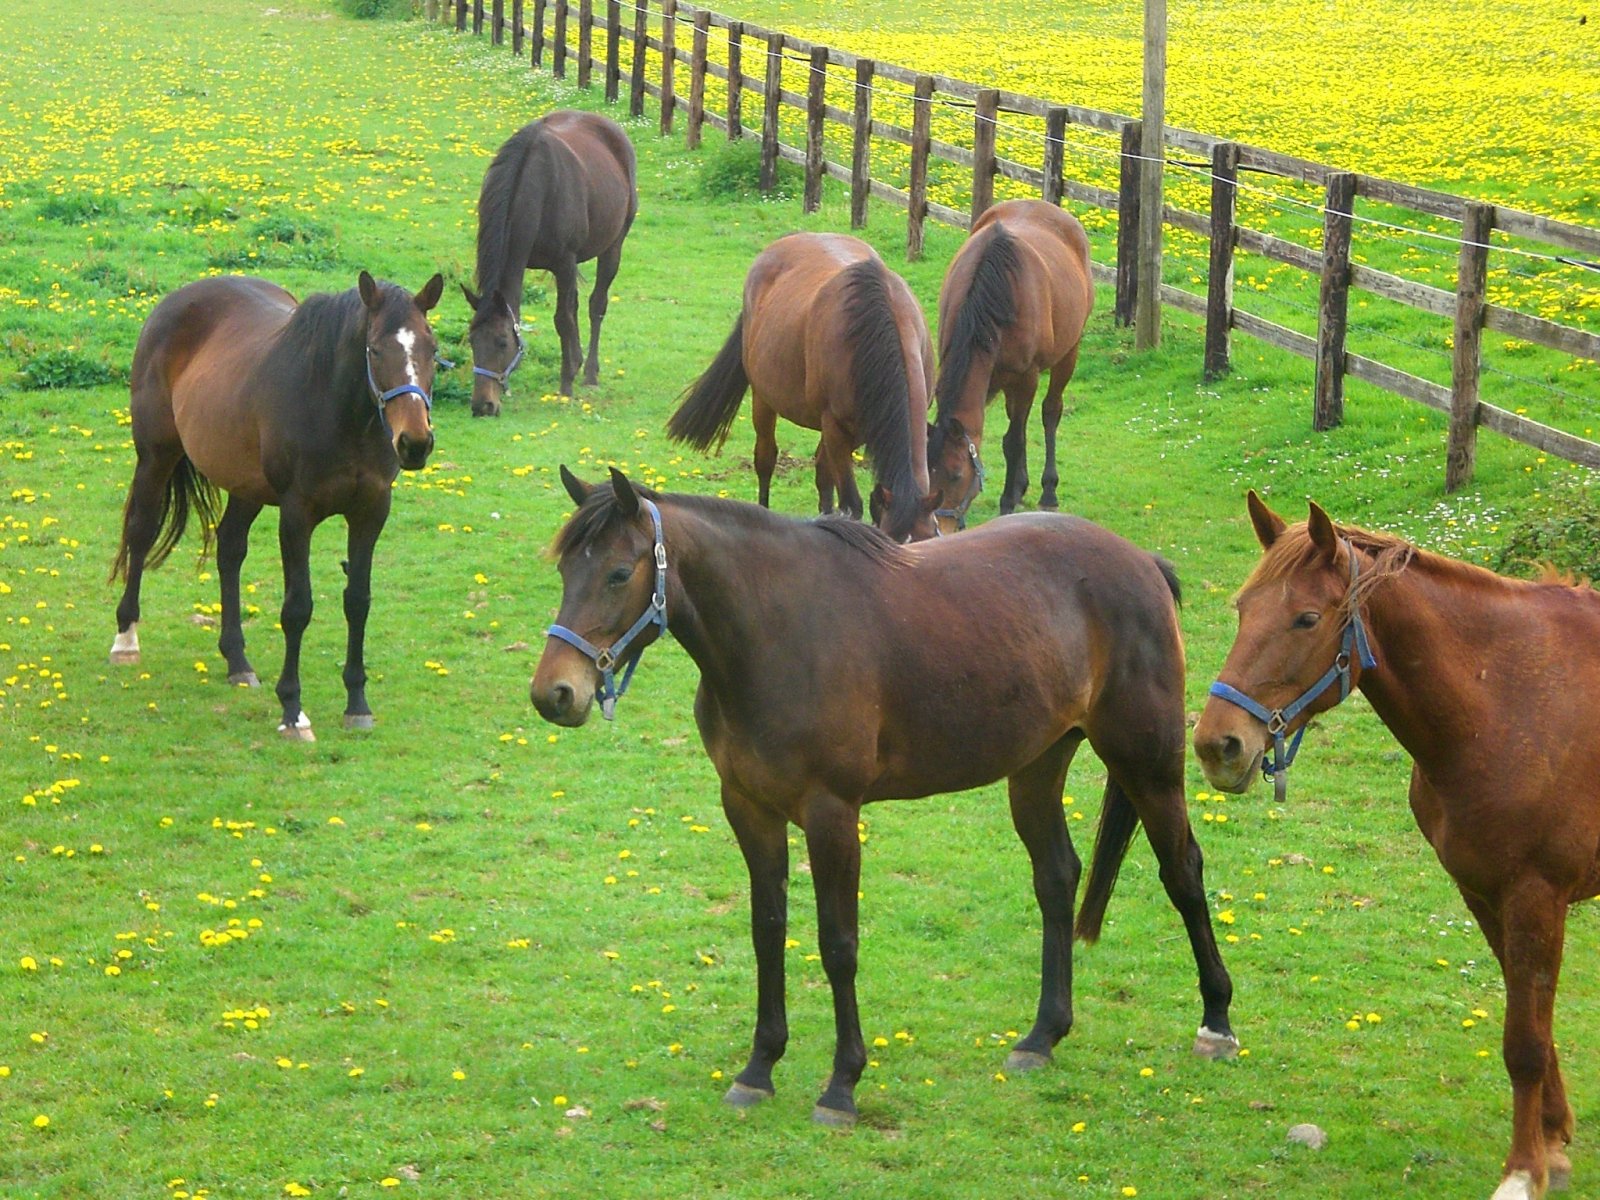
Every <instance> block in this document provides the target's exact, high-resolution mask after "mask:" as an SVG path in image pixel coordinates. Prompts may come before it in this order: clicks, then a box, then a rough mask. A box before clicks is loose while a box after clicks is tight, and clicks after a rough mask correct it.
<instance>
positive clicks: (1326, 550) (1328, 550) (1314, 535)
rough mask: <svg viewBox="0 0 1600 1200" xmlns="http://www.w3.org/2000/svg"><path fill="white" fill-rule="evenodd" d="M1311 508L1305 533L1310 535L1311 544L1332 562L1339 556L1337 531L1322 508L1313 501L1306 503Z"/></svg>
mask: <svg viewBox="0 0 1600 1200" xmlns="http://www.w3.org/2000/svg"><path fill="white" fill-rule="evenodd" d="M1307 503H1308V504H1309V505H1310V506H1311V508H1310V512H1309V514H1308V515H1307V517H1306V532H1307V533H1309V534H1310V535H1311V544H1312V545H1313V546H1315V547H1316V548H1317V549H1318V550H1320V551H1322V553H1323V554H1324V555H1325V556H1326V557H1327V559H1328V561H1329V562H1332V561H1333V560H1334V559H1335V558H1337V557H1338V554H1339V531H1338V530H1336V529H1335V528H1334V527H1333V521H1332V519H1331V518H1330V517H1329V516H1328V514H1327V513H1325V512H1323V510H1322V506H1321V505H1319V504H1318V503H1317V502H1316V501H1315V500H1311V501H1308V502H1307Z"/></svg>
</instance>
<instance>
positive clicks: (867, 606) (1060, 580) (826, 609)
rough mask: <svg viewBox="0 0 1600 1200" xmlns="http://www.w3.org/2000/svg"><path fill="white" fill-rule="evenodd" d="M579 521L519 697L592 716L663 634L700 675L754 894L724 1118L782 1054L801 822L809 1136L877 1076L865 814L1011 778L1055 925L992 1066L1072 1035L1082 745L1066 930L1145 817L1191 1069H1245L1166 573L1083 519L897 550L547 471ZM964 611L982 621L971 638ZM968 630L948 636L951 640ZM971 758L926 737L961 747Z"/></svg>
mask: <svg viewBox="0 0 1600 1200" xmlns="http://www.w3.org/2000/svg"><path fill="white" fill-rule="evenodd" d="M562 480H563V482H564V483H565V484H566V486H567V490H568V492H569V493H570V494H571V496H572V498H573V500H574V502H575V503H576V504H577V505H578V510H577V512H576V513H575V514H574V515H573V517H572V518H571V520H570V521H568V523H567V525H566V526H565V527H564V528H563V529H562V530H561V533H560V535H559V536H558V537H557V539H556V543H555V550H556V552H557V553H558V554H559V556H560V571H561V578H562V597H561V609H560V612H559V613H558V615H557V624H556V625H555V626H552V627H551V629H550V631H549V632H550V640H549V641H548V642H547V643H546V645H545V650H544V654H543V656H542V657H541V658H540V660H539V666H538V671H537V673H536V674H535V675H534V677H533V682H532V687H531V693H532V699H533V703H534V705H535V706H536V707H537V708H538V710H539V713H540V715H541V716H543V717H544V718H545V719H546V720H548V721H553V722H555V723H556V724H558V725H569V726H571V725H581V724H583V722H584V721H585V720H586V719H587V717H588V715H589V712H590V709H591V706H592V704H593V701H594V699H595V698H596V695H597V694H598V696H599V698H600V701H601V707H602V710H603V711H604V712H606V713H607V715H609V714H610V711H611V707H612V706H613V705H614V704H615V702H616V698H617V696H618V694H619V693H620V691H621V688H619V687H618V686H617V684H616V678H615V677H616V674H617V672H618V671H619V670H621V671H622V673H623V680H622V686H623V687H626V684H627V676H628V674H630V673H631V672H632V669H633V666H634V665H635V664H636V663H637V662H638V657H639V655H640V654H641V653H642V652H643V650H644V648H645V647H646V646H647V645H649V643H650V642H651V641H652V640H654V639H655V638H656V637H658V636H660V634H661V633H663V632H665V631H670V632H671V633H672V635H673V636H674V637H676V638H677V639H678V641H679V642H681V643H682V644H683V647H684V649H686V650H687V651H688V652H689V656H690V657H691V658H693V659H694V661H695V665H696V666H698V667H699V668H700V687H699V691H698V693H697V695H696V697H695V721H696V722H697V724H698V725H699V727H700V737H701V740H702V741H703V743H704V745H705V748H706V753H707V754H708V755H709V756H710V758H711V761H712V764H713V765H714V766H715V767H716V770H717V774H718V776H719V777H720V778H721V781H722V807H723V811H724V812H725V813H726V814H727V817H728V822H729V824H731V825H732V826H733V830H734V833H735V834H736V835H737V837H738V839H739V847H740V849H741V850H742V851H743V852H744V858H745V862H746V865H747V866H748V868H749V872H750V915H751V931H752V935H753V938H754V942H755V956H756V997H757V1001H756V1003H757V1016H756V1028H755V1041H754V1047H753V1049H752V1052H751V1055H750V1059H749V1062H748V1064H747V1065H746V1066H745V1068H744V1070H743V1071H741V1072H740V1073H739V1076H738V1079H737V1081H736V1082H735V1083H734V1084H733V1086H732V1087H731V1088H730V1089H729V1091H728V1094H727V1099H728V1101H729V1102H730V1103H731V1104H733V1105H735V1106H739V1107H743V1106H747V1105H750V1104H754V1103H757V1102H759V1101H760V1100H762V1099H764V1098H766V1097H769V1096H771V1095H772V1094H773V1085H772V1068H773V1065H774V1064H775V1063H776V1062H777V1061H778V1059H779V1058H780V1057H782V1055H783V1052H784V1047H785V1044H786V1042H787V1039H788V1024H787V1018H786V1016H785V1008H784V950H783V946H784V936H785V928H786V921H787V919H788V917H787V895H788V875H789V839H788V836H787V834H786V832H785V831H786V829H787V827H788V824H789V823H790V822H792V823H793V824H795V825H797V826H799V828H800V829H801V830H802V831H803V833H804V834H805V839H806V848H807V852H808V854H809V857H810V862H811V873H812V878H813V880H814V882H815V887H816V897H817V925H818V931H819V940H820V945H821V949H822V963H823V969H824V970H825V971H826V972H827V975H828V982H829V983H830V984H831V985H832V988H833V1011H834V1026H835V1037H836V1041H835V1050H834V1056H833V1074H832V1077H831V1078H830V1079H829V1081H828V1084H827V1088H826V1090H825V1091H824V1092H823V1093H822V1097H821V1099H820V1100H819V1101H818V1104H817V1107H816V1110H815V1112H814V1117H815V1118H816V1119H817V1120H818V1121H821V1122H823V1123H827V1124H848V1123H850V1122H851V1121H853V1120H854V1118H855V1111H856V1109H855V1102H854V1092H855V1087H856V1082H857V1080H859V1078H860V1077H861V1072H862V1068H863V1067H864V1066H865V1065H866V1051H865V1047H864V1045H863V1043H862V1040H861V1023H860V1019H859V1016H858V1014H857V1010H856V992H855V975H856V945H857V888H858V886H859V884H860V875H861V843H860V840H859V839H858V837H857V832H856V831H857V822H858V820H859V818H860V814H861V807H862V805H864V804H867V803H870V802H872V801H875V800H889V799H894V798H899V797H914V796H928V795H934V794H937V793H943V792H954V791H961V790H964V789H966V788H974V787H980V786H982V785H984V784H988V783H993V782H994V781H996V780H998V779H1005V780H1007V783H1008V786H1009V789H1010V799H1011V819H1012V822H1013V823H1014V824H1015V826H1016V829H1017V833H1018V835H1019V836H1020V837H1021V839H1022V843H1023V845H1024V846H1026V847H1027V850H1028V855H1029V857H1030V858H1031V859H1032V862H1033V887H1034V895H1035V897H1036V898H1037V900H1038V903H1039V911H1040V913H1041V915H1042V917H1043V921H1044V946H1043V967H1042V977H1041V981H1040V990H1039V1006H1038V1011H1037V1016H1036V1019H1035V1021H1034V1024H1033V1028H1032V1029H1031V1030H1030V1031H1029V1033H1028V1034H1027V1036H1026V1037H1024V1038H1023V1039H1022V1040H1021V1041H1019V1042H1018V1043H1017V1044H1016V1046H1015V1047H1014V1048H1013V1049H1012V1051H1011V1054H1010V1057H1009V1059H1008V1061H1007V1066H1008V1067H1009V1068H1011V1069H1013V1070H1026V1069H1029V1068H1032V1067H1037V1066H1041V1065H1043V1064H1044V1063H1045V1062H1046V1061H1048V1060H1049V1058H1050V1057H1051V1052H1052V1050H1053V1048H1054V1047H1055V1045H1056V1043H1057V1042H1059V1041H1060V1040H1061V1038H1062V1037H1064V1036H1065V1035H1066V1033H1067V1031H1068V1030H1069V1029H1070V1028H1071V1027H1072V938H1073V929H1074V923H1073V905H1074V902H1075V900H1076V896H1077V889H1078V880H1079V875H1080V863H1079V860H1078V856H1077V854H1076V852H1075V851H1074V849H1073V846H1072V839H1071V837H1070V835H1069V834H1068V832H1067V823H1066V820H1065V819H1064V815H1063V812H1062V807H1061V793H1062V787H1063V785H1064V783H1065V780H1066V775H1067V768H1068V766H1069V764H1070V763H1071V761H1072V757H1073V754H1074V752H1075V751H1076V750H1077V749H1078V747H1079V746H1080V745H1082V744H1083V742H1084V741H1085V740H1087V741H1088V742H1089V744H1090V745H1091V746H1092V747H1093V748H1094V752H1095V754H1096V755H1098V756H1099V758H1100V760H1101V761H1102V762H1103V763H1105V764H1106V770H1107V780H1106V787H1105V803H1104V808H1103V809H1102V811H1101V815H1100V829H1099V833H1098V835H1097V837H1096V840H1095V848H1094V858H1093V862H1092V864H1091V867H1090V870H1089V882H1088V886H1087V889H1086V891H1085V894H1084V901H1083V908H1082V910H1081V911H1080V912H1079V913H1078V914H1077V923H1076V929H1077V935H1078V936H1079V937H1081V938H1083V939H1084V940H1085V941H1090V942H1092V941H1094V940H1095V939H1096V938H1097V937H1098V936H1099V933H1100V927H1101V922H1102V920H1103V918H1104V916H1105V910H1106V903H1107V901H1108V900H1109V898H1110V895H1111V888H1112V884H1113V883H1114V882H1115V880H1116V876H1117V870H1118V867H1119V865H1120V864H1121V861H1122V859H1123V856H1124V855H1125V854H1126V852H1127V849H1128V844H1129V841H1130V839H1131V838H1132V837H1133V834H1134V832H1135V831H1136V830H1137V828H1138V826H1139V823H1140V822H1141V821H1143V822H1144V826H1145V831H1146V833H1147V834H1148V836H1149V839H1150V844H1151V846H1152V848H1153V849H1154V850H1155V853H1156V857H1157V859H1158V860H1159V861H1160V864H1161V881H1162V883H1163V885H1164V886H1165V888H1166V891H1167V895H1168V897H1169V898H1170V899H1171V901H1172V903H1173V906H1174V907H1175V908H1176V909H1177V910H1178V912H1179V914H1180V915H1181V916H1182V918H1183V923H1184V926H1185V928H1186V930H1187V931H1188V935H1189V943H1190V946H1191V948H1192V950H1193V952H1194V959H1195V963H1196V965H1197V966H1198V968H1199V975H1200V995H1201V1000H1202V1006H1203V1011H1204V1016H1203V1020H1202V1024H1201V1027H1200V1031H1199V1034H1198V1037H1197V1040H1196V1045H1195V1049H1196V1050H1197V1051H1198V1052H1200V1053H1203V1054H1207V1055H1213V1056H1214V1055H1220V1054H1227V1053H1231V1052H1234V1051H1236V1050H1237V1047H1238V1043H1237V1042H1236V1041H1235V1040H1234V1037H1233V1033H1232V1030H1231V1027H1230V1026H1229V1024H1228V1006H1229V1003H1230V1001H1231V999H1232V994H1233V989H1232V984H1231V983H1230V981H1229V979H1228V973H1227V971H1226V970H1225V969H1224V968H1223V965H1222V960H1221V958H1220V956H1219V955H1218V953H1217V945H1216V940H1215V938H1214V936H1213V933H1212V928H1211V917H1210V911H1209V909H1208V907H1207V903H1206V895H1205V887H1204V882H1203V879H1202V871H1201V855H1200V847H1199V845H1198V844H1197V843H1196V841H1195V839H1194V833H1193V831H1192V830H1191V829H1190V826H1189V819H1188V814H1187V812H1186V810H1185V807H1184V788H1183V752H1184V739H1185V731H1184V710H1183V643H1182V639H1181V637H1180V635H1179V632H1178V617H1177V604H1176V601H1177V594H1178V585H1177V580H1176V578H1175V577H1174V576H1173V574H1172V568H1171V567H1170V566H1169V565H1168V564H1167V563H1166V562H1164V561H1163V560H1161V559H1158V558H1157V557H1156V556H1155V555H1152V554H1149V553H1146V552H1145V551H1143V550H1140V549H1139V548H1137V547H1136V546H1133V545H1132V544H1130V543H1128V542H1125V541H1123V540H1122V539H1121V538H1119V537H1117V536H1116V535H1115V534H1112V533H1108V532H1107V531H1105V530H1103V529H1101V528H1099V527H1097V526H1095V525H1092V524H1090V523H1089V522H1088V521H1085V520H1082V519H1081V518H1077V517H1068V516H1058V515H1055V514H1042V513H1030V514H1027V515H1025V516H1017V517H1013V518H1010V519H1008V520H1002V521H994V522H990V523H989V524H987V525H985V526H984V527H983V528H981V529H978V530H975V531H973V532H972V533H969V534H965V535H963V536H962V537H959V538H943V539H938V540H933V541H927V542H920V543H917V544H914V545H910V546H903V545H900V544H897V543H895V542H893V541H891V540H890V539H889V538H888V537H886V536H885V535H884V534H883V533H882V532H881V531H879V530H877V529H875V528H873V527H872V526H870V525H864V524H861V523H859V522H856V521H848V520H843V519H840V518H838V517H822V518H820V519H816V520H811V521H799V520H795V519H793V518H787V517H781V516H778V515H775V514H773V513H770V512H768V511H766V510H765V509H762V508H758V507H756V506H754V505H750V504H741V503H739V502H737V501H732V500H716V499H711V498H706V497H694V496H669V495H658V494H656V493H654V492H651V491H648V490H646V489H644V488H640V487H636V486H635V485H633V484H631V483H629V481H628V480H627V479H626V478H625V477H624V476H623V475H622V474H621V473H620V472H618V471H616V470H613V471H612V473H611V483H610V484H609V485H604V484H602V485H600V486H597V487H591V486H589V485H587V484H584V483H582V482H580V481H578V480H577V479H575V478H574V477H573V476H572V475H571V474H570V473H569V472H568V471H567V470H566V468H564V467H563V468H562ZM974 613H982V614H983V618H982V619H981V620H974V619H973V614H974ZM953 628H959V629H961V630H962V631H963V633H962V636H961V637H960V638H958V639H951V638H950V637H949V636H947V635H948V631H949V630H950V629H953ZM955 728H959V729H961V731H962V736H961V737H959V738H945V737H936V736H930V734H929V731H930V730H940V729H955Z"/></svg>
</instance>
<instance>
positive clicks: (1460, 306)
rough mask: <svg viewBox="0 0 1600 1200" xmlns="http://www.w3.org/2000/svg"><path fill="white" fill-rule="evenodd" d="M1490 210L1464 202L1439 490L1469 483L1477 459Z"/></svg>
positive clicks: (1482, 205) (1481, 205) (1492, 220)
mask: <svg viewBox="0 0 1600 1200" xmlns="http://www.w3.org/2000/svg"><path fill="white" fill-rule="evenodd" d="M1493 228H1494V207H1493V206H1492V205H1488V204H1479V203H1477V202H1475V201H1469V202H1468V204H1467V208H1466V212H1465V213H1464V214H1463V215H1462V218H1461V258H1460V261H1459V265H1458V267H1457V271H1456V327H1455V348H1454V350H1453V351H1452V352H1451V355H1450V436H1449V442H1448V444H1447V447H1446V450H1445V465H1444V489H1445V491H1447V492H1453V491H1455V490H1456V489H1457V488H1458V487H1461V486H1462V485H1463V484H1465V483H1468V482H1469V481H1470V480H1471V479H1472V470H1473V466H1474V464H1475V462H1476V460H1477V456H1478V369H1479V365H1480V362H1481V359H1480V352H1481V350H1482V343H1483V312H1484V292H1485V289H1486V287H1487V285H1488V277H1489V231H1490V230H1491V229H1493Z"/></svg>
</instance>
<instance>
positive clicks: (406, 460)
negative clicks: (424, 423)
mask: <svg viewBox="0 0 1600 1200" xmlns="http://www.w3.org/2000/svg"><path fill="white" fill-rule="evenodd" d="M394 452H395V456H396V457H398V458H399V459H400V466H401V469H402V470H406V471H420V470H421V469H422V468H423V467H424V466H425V465H426V464H427V462H428V455H430V454H432V453H433V431H432V430H431V429H430V430H429V431H428V432H427V434H426V435H425V436H423V437H415V436H413V435H412V434H411V433H410V432H409V431H405V430H402V431H401V432H400V433H398V434H396V435H395V439H394Z"/></svg>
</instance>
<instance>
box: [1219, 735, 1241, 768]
mask: <svg viewBox="0 0 1600 1200" xmlns="http://www.w3.org/2000/svg"><path fill="white" fill-rule="evenodd" d="M1243 753H1244V743H1243V742H1241V741H1240V740H1239V739H1238V738H1236V737H1234V736H1233V734H1231V733H1230V734H1228V736H1227V737H1225V738H1223V739H1222V757H1223V760H1224V761H1226V762H1234V761H1235V760H1237V759H1238V758H1239V756H1240V755H1241V754H1243Z"/></svg>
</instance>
